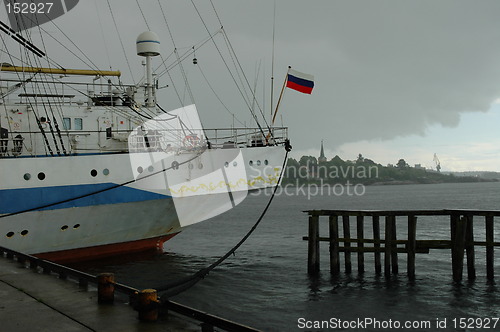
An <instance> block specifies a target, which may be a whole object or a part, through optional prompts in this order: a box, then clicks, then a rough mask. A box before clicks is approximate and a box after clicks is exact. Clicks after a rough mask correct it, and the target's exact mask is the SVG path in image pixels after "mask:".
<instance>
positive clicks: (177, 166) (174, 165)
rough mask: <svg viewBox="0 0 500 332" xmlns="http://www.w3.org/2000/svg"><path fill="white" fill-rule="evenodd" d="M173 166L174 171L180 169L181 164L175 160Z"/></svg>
mask: <svg viewBox="0 0 500 332" xmlns="http://www.w3.org/2000/svg"><path fill="white" fill-rule="evenodd" d="M171 166H172V168H173V169H179V162H178V161H176V160H174V161H172V165H171Z"/></svg>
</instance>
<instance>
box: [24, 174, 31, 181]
mask: <svg viewBox="0 0 500 332" xmlns="http://www.w3.org/2000/svg"><path fill="white" fill-rule="evenodd" d="M23 178H24V179H25V180H26V181H29V179H31V174H30V173H26V174H24V176H23Z"/></svg>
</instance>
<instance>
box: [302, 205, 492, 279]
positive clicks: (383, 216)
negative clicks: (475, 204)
mask: <svg viewBox="0 0 500 332" xmlns="http://www.w3.org/2000/svg"><path fill="white" fill-rule="evenodd" d="M304 212H306V213H308V215H309V235H308V236H306V237H304V238H303V239H304V240H307V241H308V263H307V264H308V265H307V267H308V268H307V270H308V273H309V274H310V275H317V274H318V273H319V270H320V263H319V262H320V259H319V258H320V250H319V247H320V245H319V244H320V242H322V241H326V242H329V244H330V272H331V274H332V275H338V274H339V273H340V265H341V263H340V256H341V255H340V253H343V254H344V255H343V256H344V267H345V272H346V273H351V272H352V262H351V255H352V253H356V254H357V268H358V273H363V272H364V271H365V254H366V253H373V255H374V263H375V273H376V274H381V273H382V259H381V256H382V254H383V256H384V274H385V276H390V275H391V273H392V274H398V272H399V265H398V254H406V269H407V274H408V278H409V279H410V280H414V279H415V258H416V254H417V253H429V250H430V249H449V250H450V251H451V261H452V272H453V280H454V281H457V282H458V281H461V280H462V274H463V267H464V255H465V253H466V254H467V275H468V278H469V279H470V280H471V279H475V278H476V266H475V264H476V262H475V248H476V247H486V277H487V279H488V280H493V279H494V248H495V247H498V246H500V242H495V241H494V222H495V218H498V217H500V211H479V210H400V211H398V210H396V211H395V210H391V211H361V210H360V211H351V210H309V211H304ZM320 217H323V218H321V219H326V218H324V217H328V223H329V224H328V230H329V236H328V237H321V236H320V234H319V233H320V232H319V230H320V224H319V221H320ZM351 217H352V218H351ZM424 217H440V218H442V219H443V218H444V220H446V219H449V223H450V228H449V229H450V236H449V238H447V239H437V240H436V239H420V238H419V239H417V228H418V227H417V225H418V222H417V220H418V218H424ZM354 218H355V220H356V222H355V224H356V237H355V238H352V237H351V220H352V219H354ZM382 220H383V221H384V222H385V223H384V228H383V231H384V237H383V238H381V226H380V224H381V221H382ZM340 221H341V223H342V237H341V236H340V233H339V223H340ZM402 223H405V224H406V230H407V232H406V234H405V235H404V238H398V230H399V229H400V228H403V227H401V226H402ZM370 224H371V229H372V232H371V233H372V237H371V238H366V236H365V230H366V229H367V227H368V226H369V225H370ZM480 227H482V228H483V229H481V228H480ZM483 230H484V231H483ZM474 231H476V234H479V233H484V234H485V238H484V241H476V239H475V237H474ZM479 231H481V232H479ZM341 244H342V246H341ZM354 245H355V246H354Z"/></svg>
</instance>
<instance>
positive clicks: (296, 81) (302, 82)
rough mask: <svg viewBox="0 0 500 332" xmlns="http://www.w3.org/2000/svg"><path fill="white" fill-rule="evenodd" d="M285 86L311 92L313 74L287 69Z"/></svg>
mask: <svg viewBox="0 0 500 332" xmlns="http://www.w3.org/2000/svg"><path fill="white" fill-rule="evenodd" d="M286 87H287V88H290V89H294V90H297V91H299V92H302V93H307V94H311V93H312V89H313V87H314V76H313V75H309V74H304V73H301V72H298V71H296V70H293V69H289V70H288V78H287V81H286Z"/></svg>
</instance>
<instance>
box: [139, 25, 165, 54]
mask: <svg viewBox="0 0 500 332" xmlns="http://www.w3.org/2000/svg"><path fill="white" fill-rule="evenodd" d="M136 45H137V55H140V56H157V55H160V40H159V38H158V35H157V34H156V33H154V32H152V31H146V32H143V33H141V34H140V35H139V37H137V41H136Z"/></svg>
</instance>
